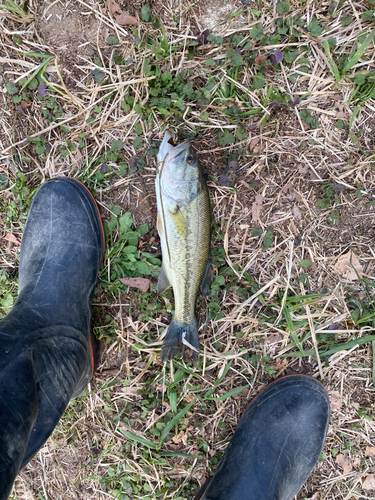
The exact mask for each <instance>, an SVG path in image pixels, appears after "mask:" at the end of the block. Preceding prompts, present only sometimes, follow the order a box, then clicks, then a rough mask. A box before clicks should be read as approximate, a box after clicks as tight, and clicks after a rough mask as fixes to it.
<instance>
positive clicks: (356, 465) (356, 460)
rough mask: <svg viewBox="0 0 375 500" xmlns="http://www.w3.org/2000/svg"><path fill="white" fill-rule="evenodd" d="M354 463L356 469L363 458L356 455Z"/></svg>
mask: <svg viewBox="0 0 375 500" xmlns="http://www.w3.org/2000/svg"><path fill="white" fill-rule="evenodd" d="M352 465H353V467H354V468H355V469H356V468H357V467H359V466H360V465H361V459H360V458H359V457H354V458H353V460H352Z"/></svg>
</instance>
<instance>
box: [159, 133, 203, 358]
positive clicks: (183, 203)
mask: <svg viewBox="0 0 375 500" xmlns="http://www.w3.org/2000/svg"><path fill="white" fill-rule="evenodd" d="M170 139H171V134H170V133H169V132H166V134H165V136H164V139H163V142H162V144H161V146H160V150H159V153H158V167H157V176H156V180H155V188H156V199H157V207H158V219H157V228H158V232H159V236H160V241H161V249H162V255H163V264H162V268H161V272H160V276H159V281H158V292H159V293H163V292H164V291H165V290H167V289H168V288H169V287H172V288H173V294H174V298H175V311H174V314H173V317H172V321H171V324H170V325H169V327H168V331H167V334H166V336H165V338H164V342H163V346H162V350H161V359H162V361H168V360H170V359H172V358H173V357H174V356H175V355H176V354H180V355H181V356H184V354H185V351H186V349H191V350H192V351H193V357H194V360H195V361H197V360H198V353H199V336H198V323H197V319H196V316H195V306H196V302H197V296H198V291H199V288H200V290H201V292H202V293H203V295H206V296H207V295H209V293H210V279H211V264H210V261H209V254H210V235H211V209H210V198H209V194H208V189H207V185H206V182H205V179H204V175H203V171H202V167H201V166H200V164H199V161H198V158H197V156H196V154H195V152H194V151H193V149H192V147H191V144H190V142H189V141H184V142H182V143H181V144H179V145H178V146H175V147H173V146H172V145H171V144H169V140H170Z"/></svg>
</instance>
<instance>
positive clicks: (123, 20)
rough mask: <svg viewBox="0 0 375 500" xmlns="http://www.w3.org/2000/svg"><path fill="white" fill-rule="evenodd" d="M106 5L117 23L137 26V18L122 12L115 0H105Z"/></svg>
mask: <svg viewBox="0 0 375 500" xmlns="http://www.w3.org/2000/svg"><path fill="white" fill-rule="evenodd" d="M107 7H108V10H109V12H110V13H111V14H112V15H113V19H114V20H115V22H116V23H117V24H120V25H121V26H126V25H131V26H138V19H137V18H136V17H133V16H129V14H126V13H125V12H123V11H122V10H121V7H120V6H119V4H118V3H117V2H115V0H107Z"/></svg>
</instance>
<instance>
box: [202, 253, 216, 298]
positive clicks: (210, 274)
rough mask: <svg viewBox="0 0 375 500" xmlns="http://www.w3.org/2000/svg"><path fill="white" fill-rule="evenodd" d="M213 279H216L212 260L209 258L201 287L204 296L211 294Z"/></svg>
mask: <svg viewBox="0 0 375 500" xmlns="http://www.w3.org/2000/svg"><path fill="white" fill-rule="evenodd" d="M213 280H214V270H213V269H212V265H211V260H210V259H209V261H208V262H207V266H206V270H205V272H204V276H203V279H202V281H201V284H200V287H199V288H200V291H201V294H202V295H203V297H208V296H209V295H210V288H211V283H212V282H213Z"/></svg>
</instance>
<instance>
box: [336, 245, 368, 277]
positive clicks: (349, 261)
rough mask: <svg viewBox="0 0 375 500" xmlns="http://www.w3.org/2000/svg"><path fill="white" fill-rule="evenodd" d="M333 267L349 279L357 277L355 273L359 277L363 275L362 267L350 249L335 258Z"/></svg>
mask: <svg viewBox="0 0 375 500" xmlns="http://www.w3.org/2000/svg"><path fill="white" fill-rule="evenodd" d="M334 267H335V269H337V270H338V271H339V272H340V273H341V274H342V275H343V278H345V279H348V280H351V281H354V280H357V279H358V276H357V273H358V275H359V276H360V277H362V275H363V267H362V265H361V263H360V262H359V260H358V258H357V256H356V255H355V254H354V253H353V252H352V251H351V250H349V252H348V253H345V254H344V255H341V256H340V257H339V258H338V259H337V262H336V264H335V266H334ZM353 268H354V269H353ZM356 271H357V272H356Z"/></svg>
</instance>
